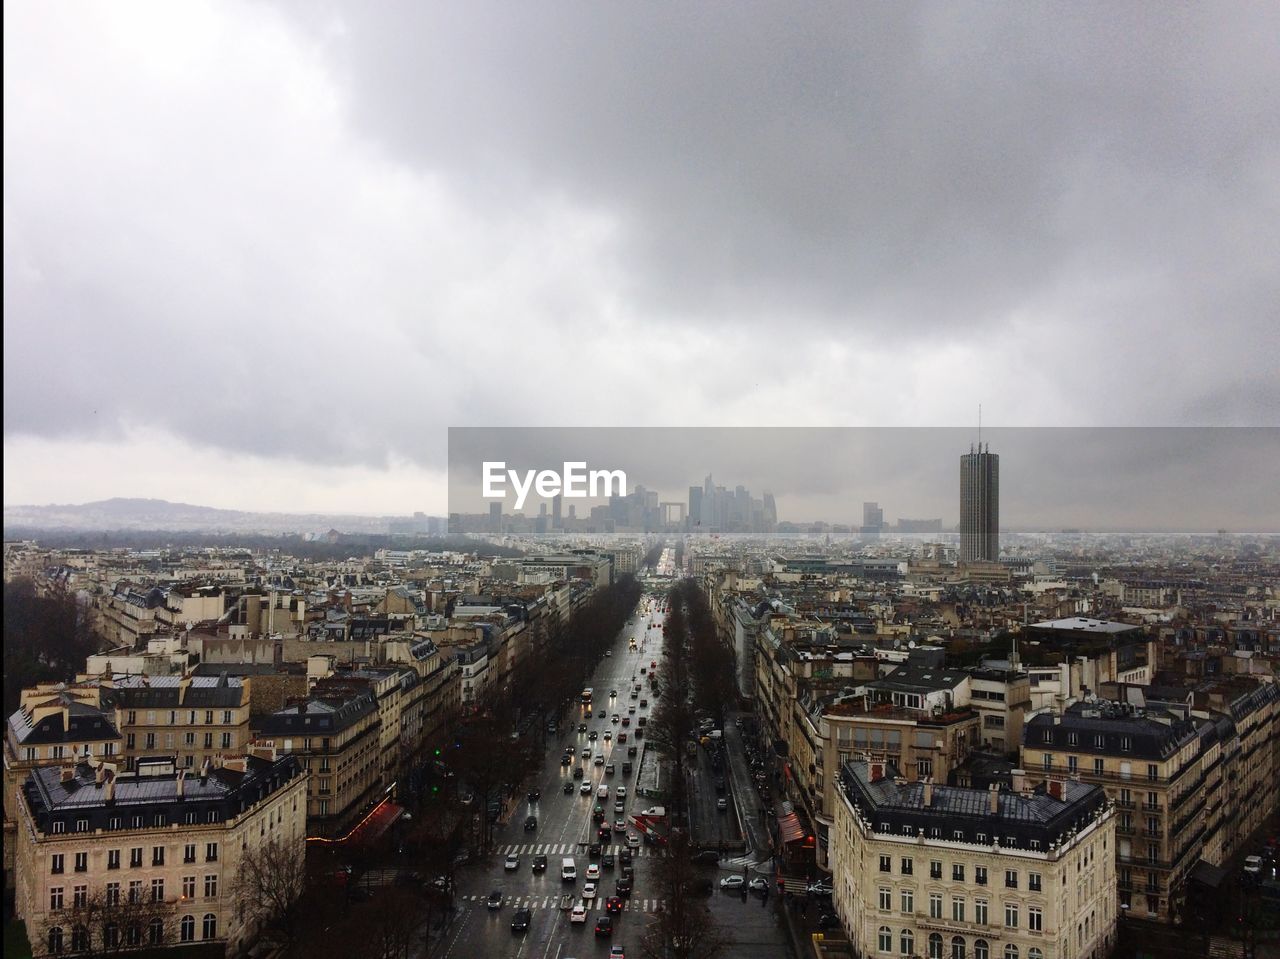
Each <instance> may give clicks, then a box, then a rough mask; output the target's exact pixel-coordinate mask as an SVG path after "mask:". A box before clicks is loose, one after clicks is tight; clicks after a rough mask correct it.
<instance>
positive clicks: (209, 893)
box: [204, 873, 218, 899]
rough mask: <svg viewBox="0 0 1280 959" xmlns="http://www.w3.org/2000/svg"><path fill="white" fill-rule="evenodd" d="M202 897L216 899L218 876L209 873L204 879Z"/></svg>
mask: <svg viewBox="0 0 1280 959" xmlns="http://www.w3.org/2000/svg"><path fill="white" fill-rule="evenodd" d="M204 897H205V898H206V899H217V898H218V876H217V874H215V873H210V874H209V875H207V876H205V877H204Z"/></svg>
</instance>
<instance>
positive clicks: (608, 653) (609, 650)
mask: <svg viewBox="0 0 1280 959" xmlns="http://www.w3.org/2000/svg"><path fill="white" fill-rule="evenodd" d="M604 654H605V656H606V657H609V656H612V655H613V650H612V649H606V650H605V651H604Z"/></svg>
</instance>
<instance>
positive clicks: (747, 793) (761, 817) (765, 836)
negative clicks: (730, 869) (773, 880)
mask: <svg viewBox="0 0 1280 959" xmlns="http://www.w3.org/2000/svg"><path fill="white" fill-rule="evenodd" d="M740 715H743V714H741V713H729V714H728V716H727V717H726V719H725V724H724V727H725V728H724V740H725V742H724V752H725V756H726V758H727V759H728V763H727V765H728V770H727V772H728V774H729V780H730V782H732V784H733V798H734V801H735V802H736V803H737V807H738V814H739V815H740V816H741V817H742V833H743V838H744V839H745V840H746V843H747V854H748V856H749V857H750V859H751V860H752V862H754V863H756V864H760V863H763V864H764V865H765V866H766V867H767V868H766V869H764V870H757V871H761V872H766V873H768V874H772V872H773V841H772V839H771V838H770V837H769V830H768V828H767V826H766V822H767V820H766V816H767V815H768V814H769V810H767V809H765V807H764V804H763V803H761V802H760V794H759V793H758V792H756V786H755V780H753V779H752V778H751V770H750V769H749V768H748V767H747V757H746V750H745V747H744V746H743V742H742V730H741V729H739V728H738V727H737V725H736V724H735V723H734V722H733V720H734V719H736V718H737V717H738V716H740Z"/></svg>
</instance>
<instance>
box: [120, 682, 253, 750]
mask: <svg viewBox="0 0 1280 959" xmlns="http://www.w3.org/2000/svg"><path fill="white" fill-rule="evenodd" d="M249 682H250V681H249V679H248V678H247V677H239V676H228V675H226V674H225V673H223V674H221V675H218V676H197V675H194V674H192V673H187V674H185V675H180V676H116V677H113V678H110V679H104V680H101V681H99V682H98V688H99V690H100V698H101V703H102V708H103V709H104V710H110V711H111V712H112V714H113V717H114V723H115V726H116V728H117V729H118V730H120V734H121V736H122V737H123V738H124V744H123V750H122V751H123V755H124V762H125V768H126V769H129V768H132V765H133V763H134V762H136V761H137V759H138V758H139V757H142V756H154V755H165V756H175V757H177V761H178V764H179V765H180V766H185V767H187V768H188V769H193V768H196V767H198V766H201V765H202V764H203V763H204V761H205V760H206V759H212V758H213V757H215V756H218V755H226V754H229V753H237V752H243V751H244V747H245V744H247V743H248V742H249V738H250V731H249Z"/></svg>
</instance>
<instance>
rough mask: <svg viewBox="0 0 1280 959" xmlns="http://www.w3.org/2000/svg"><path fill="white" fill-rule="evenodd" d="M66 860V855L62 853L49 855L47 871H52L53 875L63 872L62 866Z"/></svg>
mask: <svg viewBox="0 0 1280 959" xmlns="http://www.w3.org/2000/svg"><path fill="white" fill-rule="evenodd" d="M66 861H67V857H66V856H64V855H63V854H62V853H60V852H59V853H54V854H53V855H52V856H50V857H49V872H51V873H53V874H54V875H55V876H57V875H60V874H61V873H62V872H63V866H64V865H65V863H66Z"/></svg>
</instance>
